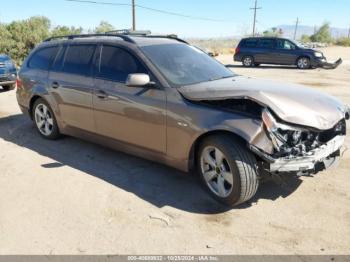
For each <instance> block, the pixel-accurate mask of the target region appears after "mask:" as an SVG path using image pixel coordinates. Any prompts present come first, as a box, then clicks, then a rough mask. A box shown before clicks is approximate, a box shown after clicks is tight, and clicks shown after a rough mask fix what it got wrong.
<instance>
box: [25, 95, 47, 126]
mask: <svg viewBox="0 0 350 262" xmlns="http://www.w3.org/2000/svg"><path fill="white" fill-rule="evenodd" d="M38 99H44V100H45V98H43V97H42V96H40V95H34V96H33V97H32V98H31V99H30V101H29V110H28V111H29V116H30V118H31V119H32V120H33V107H34V104H35V102H36V101H37V100H38ZM45 101H46V100H45Z"/></svg>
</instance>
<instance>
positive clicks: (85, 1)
mask: <svg viewBox="0 0 350 262" xmlns="http://www.w3.org/2000/svg"><path fill="white" fill-rule="evenodd" d="M65 1H68V2H78V3H86V4H97V5H112V6H129V7H138V8H141V9H145V10H149V11H153V12H158V13H163V14H167V15H172V16H179V17H184V18H189V19H195V20H204V21H210V22H224V23H228V22H233V21H232V20H224V19H213V18H208V17H200V16H191V15H187V14H180V13H176V12H171V11H167V10H161V9H156V8H152V7H147V6H143V5H138V4H135V3H132V4H127V3H116V2H100V1H91V0H65Z"/></svg>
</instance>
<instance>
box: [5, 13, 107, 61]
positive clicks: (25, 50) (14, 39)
mask: <svg viewBox="0 0 350 262" xmlns="http://www.w3.org/2000/svg"><path fill="white" fill-rule="evenodd" d="M113 29H114V27H113V26H112V25H111V24H109V23H107V22H105V21H102V22H101V23H100V24H99V26H97V27H96V28H95V29H94V30H92V31H91V32H99V33H100V32H105V31H110V30H113ZM82 32H83V28H81V27H78V28H76V27H67V26H56V27H54V28H52V27H51V21H50V20H49V19H48V18H46V17H44V16H34V17H31V18H29V19H26V20H19V21H13V22H11V23H9V24H4V23H0V54H2V53H4V54H7V55H9V56H11V58H12V59H13V60H14V61H15V63H16V64H17V66H19V65H21V63H22V62H23V60H24V58H25V57H26V56H27V55H28V54H29V52H30V50H32V49H33V48H34V47H35V46H36V45H37V44H39V43H41V42H42V41H43V40H44V39H46V38H48V37H50V36H62V35H70V34H81V33H82ZM89 32H90V31H89Z"/></svg>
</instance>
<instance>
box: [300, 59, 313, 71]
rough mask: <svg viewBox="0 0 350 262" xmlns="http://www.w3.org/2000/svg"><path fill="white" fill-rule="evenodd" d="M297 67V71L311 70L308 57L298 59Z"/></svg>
mask: <svg viewBox="0 0 350 262" xmlns="http://www.w3.org/2000/svg"><path fill="white" fill-rule="evenodd" d="M297 67H298V68H299V69H309V68H311V63H310V58H308V57H300V58H298V60H297Z"/></svg>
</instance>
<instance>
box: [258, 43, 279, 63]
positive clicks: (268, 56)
mask: <svg viewBox="0 0 350 262" xmlns="http://www.w3.org/2000/svg"><path fill="white" fill-rule="evenodd" d="M274 49H275V39H273V38H260V39H259V41H258V44H257V48H256V54H255V57H254V60H255V62H256V63H259V64H273V63H275V61H274Z"/></svg>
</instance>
